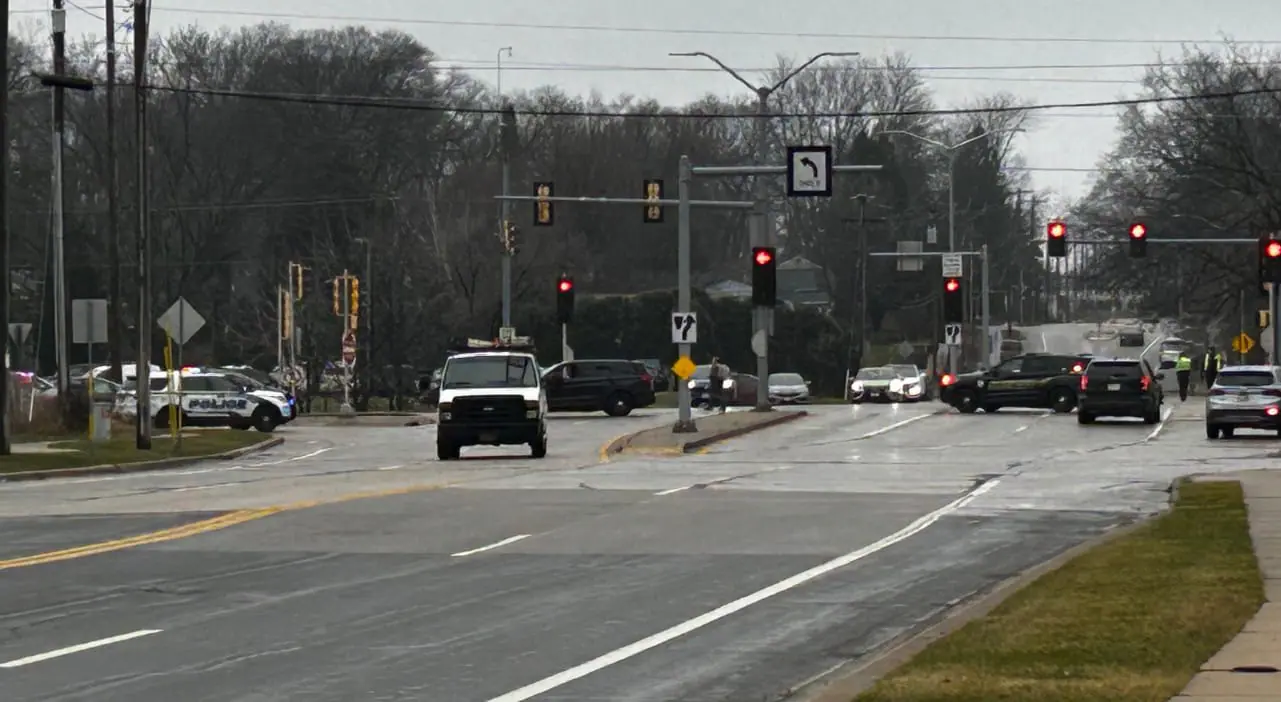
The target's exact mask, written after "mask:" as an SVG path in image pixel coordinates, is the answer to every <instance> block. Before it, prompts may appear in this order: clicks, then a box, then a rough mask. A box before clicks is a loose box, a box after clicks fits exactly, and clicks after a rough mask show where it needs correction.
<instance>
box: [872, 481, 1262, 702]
mask: <svg viewBox="0 0 1281 702" xmlns="http://www.w3.org/2000/svg"><path fill="white" fill-rule="evenodd" d="M1263 599H1264V598H1263V582H1262V578H1261V576H1260V575H1259V569H1258V565H1257V563H1256V562H1255V558H1254V554H1253V551H1252V549H1251V542H1250V532H1249V525H1248V523H1247V520H1246V509H1245V505H1244V503H1243V498H1242V493H1241V486H1240V485H1239V484H1237V483H1232V482H1206V483H1184V484H1183V485H1182V486H1181V488H1180V495H1179V499H1178V502H1177V503H1176V505H1175V506H1174V508H1173V510H1172V511H1171V512H1169V513H1167V514H1165V515H1163V516H1161V517H1159V518H1157V519H1155V520H1153V521H1152V522H1150V523H1148V524H1145V525H1143V526H1141V527H1139V528H1138V529H1137V530H1136V531H1135V532H1133V533H1131V534H1127V535H1125V536H1122V537H1120V538H1118V539H1116V540H1114V541H1111V542H1108V543H1105V544H1103V545H1101V546H1099V547H1098V548H1095V549H1093V550H1091V551H1089V552H1087V553H1085V554H1082V555H1081V556H1079V557H1077V558H1075V559H1073V560H1072V561H1071V562H1069V563H1068V564H1066V565H1064V566H1063V567H1062V568H1060V569H1058V570H1056V571H1053V572H1051V573H1048V574H1046V575H1044V576H1042V577H1041V578H1040V579H1038V580H1037V581H1035V582H1033V583H1032V584H1031V585H1029V586H1028V587H1026V588H1024V589H1023V590H1021V591H1019V592H1018V593H1016V594H1015V595H1014V596H1013V597H1011V598H1010V599H1008V600H1006V601H1005V602H1004V603H1002V604H1001V605H1000V606H998V607H997V608H996V609H995V610H993V611H992V612H991V613H990V614H989V615H988V616H986V617H983V618H980V619H976V620H975V621H973V622H970V623H969V624H967V625H965V626H964V627H962V628H961V629H959V630H958V631H956V632H955V633H953V634H952V635H950V636H948V637H946V638H944V639H942V640H940V641H938V642H936V643H934V644H933V645H931V646H930V647H929V648H927V649H926V650H925V651H923V652H922V653H921V654H920V655H918V656H917V657H916V658H914V659H913V660H911V661H910V662H908V663H907V664H906V665H905V666H903V667H901V668H899V669H898V670H897V671H895V672H893V673H891V674H890V675H889V676H887V677H886V678H884V679H883V680H881V681H880V682H879V683H878V684H877V685H876V686H875V687H874V688H872V689H871V690H869V691H868V692H866V693H864V694H863V695H861V696H860V697H858V698H857V699H858V702H999V701H1001V700H1009V701H1011V702H1012V701H1014V700H1018V701H1020V702H1022V701H1024V700H1036V701H1037V702H1117V701H1119V700H1124V701H1125V702H1167V700H1169V699H1170V698H1171V697H1172V696H1174V695H1177V694H1178V693H1179V692H1180V691H1181V690H1182V689H1183V688H1184V687H1185V686H1186V685H1187V683H1188V681H1189V680H1190V679H1191V678H1192V676H1193V675H1195V674H1196V672H1197V670H1199V669H1200V666H1201V665H1202V664H1203V663H1204V662H1205V661H1206V660H1208V659H1209V658H1210V657H1211V656H1213V655H1214V654H1215V653H1216V652H1217V651H1218V650H1219V649H1220V648H1221V647H1222V646H1223V644H1224V643H1226V642H1227V641H1228V640H1230V639H1231V638H1232V637H1234V636H1235V635H1236V634H1237V633H1238V632H1239V631H1240V630H1241V628H1242V626H1243V625H1244V624H1245V622H1246V621H1248V620H1249V619H1250V618H1251V617H1252V616H1253V615H1254V613H1255V612H1256V611H1257V610H1258V609H1259V607H1260V606H1261V604H1262V603H1263Z"/></svg>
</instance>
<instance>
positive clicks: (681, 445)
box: [601, 410, 809, 460]
mask: <svg viewBox="0 0 1281 702" xmlns="http://www.w3.org/2000/svg"><path fill="white" fill-rule="evenodd" d="M808 414H809V413H808V412H806V411H805V410H774V411H771V412H726V413H724V414H708V415H705V416H701V417H695V420H694V421H695V424H696V426H697V427H698V431H696V432H690V433H684V434H676V433H673V432H672V426H673V425H672V424H664V425H663V426H661V427H654V428H653V429H646V430H644V431H640V432H637V433H635V434H629V435H627V436H621V437H619V438H617V439H614V440H613V441H611V442H610V443H609V445H607V446H606V447H605V448H604V450H602V451H601V456H602V458H604V459H605V460H608V459H609V458H610V457H611V456H616V455H618V454H620V453H623V454H626V453H637V454H650V455H679V454H684V453H691V452H694V451H697V450H699V449H703V448H706V447H708V446H710V445H712V444H714V443H716V442H718V441H725V440H727V439H732V438H734V437H736V436H742V435H743V434H749V433H751V432H754V431H759V430H761V429H766V428H769V427H774V426H778V425H780V424H785V423H787V422H792V421H796V420H797V419H800V418H801V417H805V416H808Z"/></svg>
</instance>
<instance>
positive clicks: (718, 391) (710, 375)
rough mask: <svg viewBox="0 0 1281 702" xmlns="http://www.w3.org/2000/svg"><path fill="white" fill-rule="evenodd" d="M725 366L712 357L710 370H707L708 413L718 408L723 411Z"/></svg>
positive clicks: (717, 358)
mask: <svg viewBox="0 0 1281 702" xmlns="http://www.w3.org/2000/svg"><path fill="white" fill-rule="evenodd" d="M724 368H725V366H723V365H721V359H720V358H719V357H717V356H712V364H711V368H708V369H707V409H708V410H709V411H711V410H714V409H716V408H717V407H719V408H720V410H721V411H722V412H724V411H725V374H724Z"/></svg>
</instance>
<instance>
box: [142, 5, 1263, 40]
mask: <svg viewBox="0 0 1281 702" xmlns="http://www.w3.org/2000/svg"><path fill="white" fill-rule="evenodd" d="M155 9H156V10H158V11H163V12H175V13H176V12H181V13H186V14H192V15H225V16H232V17H257V18H262V19H292V20H311V21H321V22H348V23H365V22H369V23H385V24H394V25H400V26H404V25H427V26H438V27H480V28H485V29H533V30H555V31H566V32H618V33H624V34H669V35H695V36H724V37H772V38H786V39H861V40H881V39H889V40H894V41H956V42H1006V43H1022V44H1027V43H1036V44H1143V45H1147V46H1169V45H1175V44H1179V45H1186V44H1223V43H1226V42H1225V40H1223V39H1143V38H1137V37H1136V38H1132V39H1128V38H1120V37H1053V36H1051V37H1044V36H1042V37H1031V36H1029V37H1012V36H982V35H962V36H956V35H951V36H949V35H938V34H858V33H847V32H782V31H764V30H762V31H749V30H734V29H710V28H708V29H685V28H679V29H678V28H669V27H619V26H610V25H594V24H544V23H537V22H492V21H475V20H472V21H469V20H436V19H420V18H414V17H377V16H370V15H364V16H362V15H309V14H305V13H301V12H263V11H260V10H229V9H217V10H213V9H207V8H194V7H180V6H175V5H164V6H156V7H155ZM1237 43H1240V44H1258V45H1278V44H1281V40H1276V39H1271V40H1262V41H1240V42H1237Z"/></svg>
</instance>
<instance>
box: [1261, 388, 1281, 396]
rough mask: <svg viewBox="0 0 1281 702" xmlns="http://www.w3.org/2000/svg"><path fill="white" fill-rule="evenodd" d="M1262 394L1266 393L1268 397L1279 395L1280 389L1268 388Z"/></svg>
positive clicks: (1280, 394)
mask: <svg viewBox="0 0 1281 702" xmlns="http://www.w3.org/2000/svg"><path fill="white" fill-rule="evenodd" d="M1263 394H1264V395H1267V396H1268V397H1281V390H1277V389H1276V388H1268V389H1267V390H1264V391H1263Z"/></svg>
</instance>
